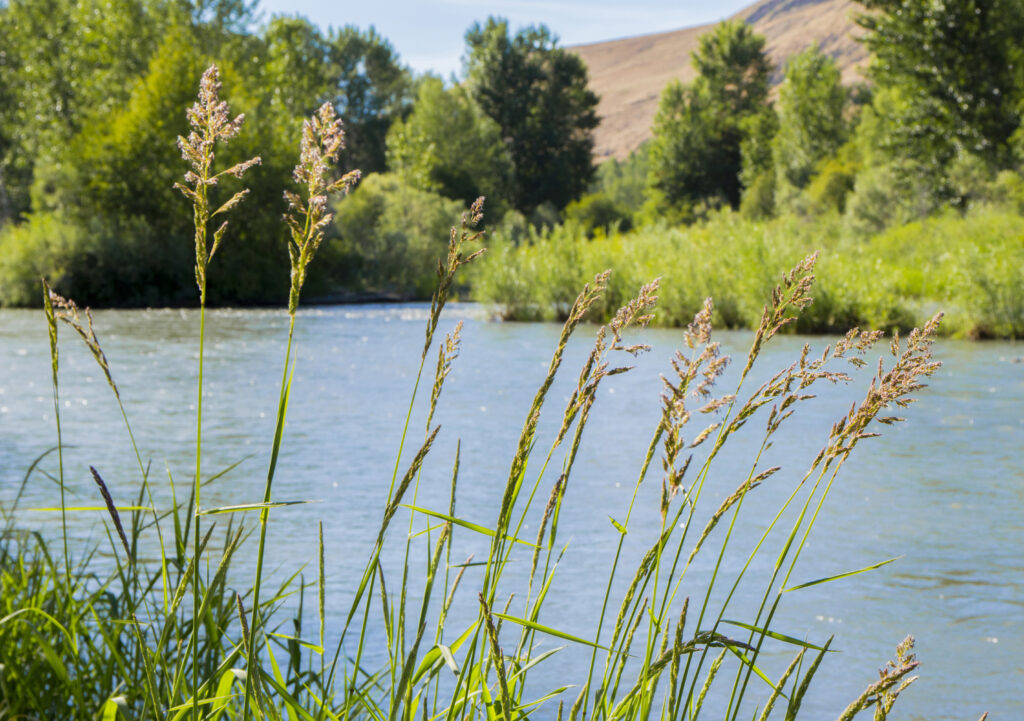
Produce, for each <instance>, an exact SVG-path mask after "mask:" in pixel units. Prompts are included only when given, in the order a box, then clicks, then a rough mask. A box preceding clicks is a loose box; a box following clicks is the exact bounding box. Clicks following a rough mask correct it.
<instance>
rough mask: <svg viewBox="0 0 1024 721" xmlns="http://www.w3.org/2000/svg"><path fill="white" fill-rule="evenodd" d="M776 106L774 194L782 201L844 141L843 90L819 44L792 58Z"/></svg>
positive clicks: (789, 196) (805, 184)
mask: <svg viewBox="0 0 1024 721" xmlns="http://www.w3.org/2000/svg"><path fill="white" fill-rule="evenodd" d="M775 108H776V112H777V113H778V118H779V129H778V132H777V133H776V134H775V137H774V139H773V140H772V160H773V163H774V166H775V169H776V172H777V173H778V181H777V183H776V199H777V200H778V202H779V203H780V204H782V205H786V204H788V203H789V202H791V200H792V198H793V196H795V195H796V194H797V193H798V192H799V191H801V190H803V188H805V187H806V186H807V184H808V183H809V182H810V180H811V178H812V176H813V175H814V173H815V172H816V171H817V170H818V167H819V164H820V163H821V161H822V160H823V159H825V158H827V157H829V156H831V155H832V154H834V153H835V152H836V150H838V149H839V146H841V145H842V144H843V142H844V141H845V135H846V123H845V120H844V111H845V109H846V90H845V89H844V88H843V86H842V85H841V84H840V75H839V68H838V67H837V66H836V63H835V61H834V60H833V59H832V58H830V57H829V56H827V55H825V54H824V53H822V52H821V51H820V50H819V49H818V48H817V47H811V48H809V49H807V50H805V51H804V52H802V53H800V54H798V55H795V56H794V57H792V58H790V59H789V61H788V62H787V63H786V75H785V80H784V81H783V82H782V85H781V86H780V87H779V99H778V102H777V103H776V106H775Z"/></svg>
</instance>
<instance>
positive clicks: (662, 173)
mask: <svg viewBox="0 0 1024 721" xmlns="http://www.w3.org/2000/svg"><path fill="white" fill-rule="evenodd" d="M693 64H694V67H696V68H697V70H698V72H699V75H698V76H697V79H696V80H695V81H694V82H693V83H692V84H690V85H687V86H684V85H682V84H680V83H679V82H678V81H676V82H673V83H670V84H669V85H668V86H667V87H666V88H665V90H664V92H663V93H662V96H661V103H660V104H659V107H658V112H657V114H656V115H655V118H654V127H653V134H654V138H653V141H652V143H651V161H650V171H649V176H648V179H649V180H648V182H649V185H650V186H651V187H652V188H653V190H654V191H655V192H656V193H657V194H659V195H660V196H661V198H662V202H663V203H665V204H667V205H668V206H669V207H671V208H675V209H677V210H682V211H683V216H684V217H685V216H686V214H687V212H688V209H690V208H692V207H694V206H696V205H698V204H699V203H701V202H704V203H708V202H712V203H714V202H717V201H721V202H725V203H728V204H729V205H731V206H733V207H736V206H737V205H738V204H739V201H740V190H741V183H740V173H741V170H742V153H741V145H742V143H743V139H744V137H745V131H744V124H745V122H746V120H747V118H750V117H752V116H755V115H756V114H758V113H760V112H763V109H764V107H765V102H766V100H767V97H768V71H769V68H770V65H769V63H768V60H767V57H766V56H765V52H764V38H763V37H761V36H760V35H756V34H755V33H754V32H753V31H752V30H751V29H750V27H749V26H748V25H746V24H745V23H743V22H742V21H730V22H724V23H721V24H720V25H718V26H717V27H716V28H715V30H713V31H712V32H710V33H708V34H707V35H704V36H703V37H701V39H700V47H699V48H698V50H697V52H695V53H694V56H693Z"/></svg>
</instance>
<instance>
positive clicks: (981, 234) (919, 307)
mask: <svg viewBox="0 0 1024 721" xmlns="http://www.w3.org/2000/svg"><path fill="white" fill-rule="evenodd" d="M490 245H491V253H490V257H489V258H488V260H487V262H485V263H482V264H480V266H479V267H478V268H477V269H476V272H475V273H474V275H473V283H472V288H473V295H474V297H475V298H476V299H477V300H480V301H482V302H485V303H488V304H490V305H491V306H493V307H494V309H495V311H496V312H497V313H498V314H499V315H502V316H504V317H506V318H510V319H517V320H538V319H541V320H552V319H562V318H564V317H565V313H566V311H567V309H568V307H569V304H570V303H571V301H572V291H571V289H573V288H578V287H579V286H580V285H582V284H583V283H584V282H585V281H586V280H588V279H589V278H591V277H593V276H594V274H595V273H597V272H599V271H601V270H603V269H605V268H613V269H614V271H615V276H616V277H617V279H618V280H617V281H616V282H614V283H613V285H612V286H611V287H610V288H609V292H608V294H607V297H606V300H605V302H603V303H601V304H600V305H598V306H597V307H596V308H595V310H594V313H593V317H595V318H598V319H601V318H609V317H611V315H612V313H614V311H615V309H616V308H617V307H618V306H619V305H621V304H622V303H623V302H625V301H626V300H627V299H628V297H629V294H630V292H631V289H632V288H634V287H636V286H638V285H639V284H641V283H643V282H644V281H645V280H646V279H647V278H650V277H652V276H654V275H661V276H663V278H664V281H665V283H664V289H663V292H662V297H661V304H660V312H659V314H658V317H657V319H656V321H655V322H656V323H658V324H659V325H664V326H673V327H685V326H686V324H687V323H688V322H689V320H690V318H691V317H693V314H694V313H696V312H697V311H698V310H699V309H700V307H701V303H702V302H703V299H704V297H705V296H707V295H711V296H713V297H714V298H715V309H716V310H715V322H716V323H717V324H718V325H719V326H721V327H729V328H748V329H754V328H757V325H758V323H759V321H760V312H761V299H762V298H764V297H765V296H766V295H767V294H768V293H770V292H771V289H772V287H773V286H774V284H775V278H774V272H775V270H776V269H780V268H788V267H792V266H793V265H795V264H796V263H797V262H798V261H799V260H800V259H801V258H803V257H805V256H806V255H808V254H809V253H811V252H813V251H815V250H820V251H822V261H821V263H819V265H818V269H817V272H816V275H817V281H816V290H815V300H816V302H815V304H814V306H813V307H810V308H808V309H807V311H806V312H805V313H803V314H801V317H800V318H799V319H798V321H797V327H798V329H799V330H800V331H801V332H804V333H830V334H838V333H842V332H844V331H845V330H846V329H847V328H849V327H852V326H860V327H873V328H881V329H884V330H886V331H891V330H900V331H901V332H907V331H909V330H910V329H912V328H914V327H916V326H920V325H923V324H924V323H926V322H928V319H929V318H931V316H932V315H933V314H934V313H935V310H936V309H937V308H943V309H945V310H947V311H948V314H947V319H946V322H945V323H944V324H943V328H942V332H943V333H944V334H946V335H954V336H963V337H969V338H1020V337H1022V335H1024V284H1021V282H1020V274H1019V272H1018V270H1019V268H1020V267H1021V265H1022V264H1024V217H1022V216H1021V215H1020V214H1019V213H1016V212H1010V211H1008V210H1006V209H1000V208H990V207H980V208H977V209H975V210H972V211H971V212H970V213H968V214H967V215H962V214H960V213H954V212H952V211H951V212H949V213H945V214H943V215H939V216H936V217H933V218H929V219H926V220H920V221H915V222H912V223H908V224H907V225H904V226H900V227H894V228H890V229H887V230H885V231H881V232H879V233H878V234H876V235H872V236H868V237H861V236H853V235H851V234H850V233H849V232H848V231H847V230H845V229H844V228H843V227H842V224H841V223H840V222H839V219H838V216H834V215H825V216H818V217H813V218H802V217H798V216H794V215H789V216H782V217H779V218H776V219H773V220H768V221H753V220H749V219H745V218H743V217H741V216H740V215H739V214H738V213H732V212H728V211H723V212H721V213H717V214H715V215H713V216H712V217H711V218H710V219H709V220H707V221H705V222H701V223H698V224H696V225H692V226H689V227H685V228H684V227H669V226H666V225H648V226H644V227H641V228H638V229H635V230H632V231H628V232H623V231H617V230H610V231H609V232H608V233H599V234H597V236H596V237H590V236H589V235H588V233H587V232H586V229H585V228H584V227H583V226H582V225H580V224H579V223H575V222H573V221H571V220H570V221H567V222H566V223H565V224H564V225H561V226H556V227H554V228H550V229H546V230H543V231H533V230H531V231H530V232H529V233H527V234H526V236H525V237H523V238H520V239H515V238H514V237H509V236H508V234H507V233H502V231H501V230H499V231H498V232H497V237H494V238H492V239H491V243H490ZM936 248H941V252H936Z"/></svg>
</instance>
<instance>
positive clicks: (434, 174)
mask: <svg viewBox="0 0 1024 721" xmlns="http://www.w3.org/2000/svg"><path fill="white" fill-rule="evenodd" d="M387 145H388V167H389V168H390V169H391V171H392V172H394V173H395V174H397V175H398V176H400V177H401V178H402V179H403V180H404V181H406V182H407V183H409V184H410V185H413V186H415V187H417V188H420V189H421V190H429V191H431V192H433V193H440V194H441V195H443V196H445V197H446V198H452V199H455V200H461V201H462V202H464V203H465V204H466V205H469V204H470V203H472V202H473V201H474V200H476V199H477V198H478V197H480V196H481V195H483V196H486V197H487V205H488V208H489V209H490V210H491V211H493V212H494V213H495V215H496V217H497V216H500V215H501V214H502V212H503V207H502V206H503V204H504V203H503V200H504V198H506V197H507V193H508V184H509V180H510V175H511V171H512V166H511V161H510V160H509V157H508V153H507V149H506V148H505V145H504V143H503V142H502V139H501V129H500V128H499V127H498V125H497V123H495V122H494V121H493V120H491V119H490V118H489V117H487V116H486V115H484V114H483V112H482V111H481V110H480V108H479V107H478V106H477V105H476V103H475V102H473V100H472V98H471V97H470V96H469V93H468V92H467V91H466V89H465V88H464V87H462V86H456V87H453V88H450V89H446V88H445V87H444V83H443V82H442V81H441V79H440V78H436V77H430V76H428V77H426V78H423V79H422V80H421V81H420V86H419V92H418V93H417V95H416V104H415V106H414V107H413V111H412V113H411V114H410V115H409V117H408V118H407V119H406V120H404V121H403V120H398V121H396V122H395V123H394V125H392V126H391V130H390V131H389V132H388V139H387Z"/></svg>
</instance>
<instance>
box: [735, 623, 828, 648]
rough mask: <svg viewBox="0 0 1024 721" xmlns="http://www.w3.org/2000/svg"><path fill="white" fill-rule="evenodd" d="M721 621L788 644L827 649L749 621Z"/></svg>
mask: <svg viewBox="0 0 1024 721" xmlns="http://www.w3.org/2000/svg"><path fill="white" fill-rule="evenodd" d="M721 623H728V624H729V625H730V626H739V627H740V628H745V629H747V630H748V631H754V632H755V633H761V634H764V635H765V636H769V637H771V638H774V639H775V640H776V641H784V642H786V643H788V644H792V645H793V646H801V647H803V648H809V649H812V650H814V651H824V650H825V649H824V647H823V646H816V645H815V644H813V643H808V642H807V641H801V640H800V639H798V638H794V637H793V636H787V635H786V634H784V633H778V632H777V631H769V630H767V629H764V628H760V627H758V626H753V625H751V624H749V623H743V622H742V621H730V620H729V619H727V618H723V619H722V620H721ZM833 653H834V652H833Z"/></svg>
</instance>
